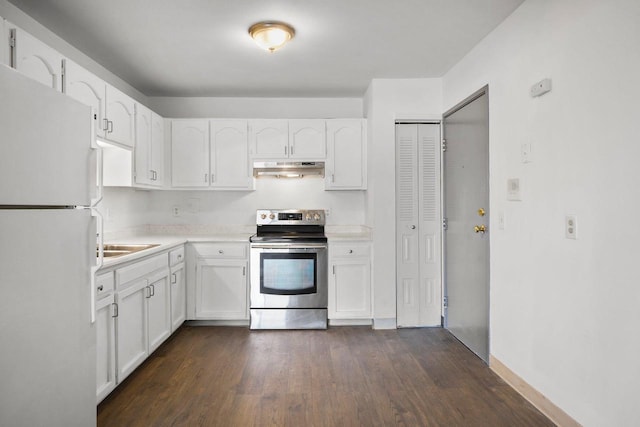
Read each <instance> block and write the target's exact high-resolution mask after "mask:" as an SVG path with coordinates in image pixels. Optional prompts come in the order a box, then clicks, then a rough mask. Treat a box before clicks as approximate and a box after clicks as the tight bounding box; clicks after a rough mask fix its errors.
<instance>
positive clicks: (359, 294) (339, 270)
mask: <svg viewBox="0 0 640 427" xmlns="http://www.w3.org/2000/svg"><path fill="white" fill-rule="evenodd" d="M370 268H371V267H370V265H369V258H353V259H349V258H336V259H334V260H333V261H332V266H331V275H330V280H329V318H331V319H370V318H371V280H370V274H371V273H370Z"/></svg>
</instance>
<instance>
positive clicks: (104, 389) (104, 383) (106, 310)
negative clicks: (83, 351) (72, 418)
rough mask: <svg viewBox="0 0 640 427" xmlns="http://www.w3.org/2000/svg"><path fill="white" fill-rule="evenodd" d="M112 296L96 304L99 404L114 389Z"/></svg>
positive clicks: (114, 360) (97, 394)
mask: <svg viewBox="0 0 640 427" xmlns="http://www.w3.org/2000/svg"><path fill="white" fill-rule="evenodd" d="M113 302H114V299H113V295H110V296H109V297H107V298H103V299H101V300H100V301H98V302H97V303H96V335H97V341H96V342H97V346H96V353H97V364H96V366H97V370H96V398H97V403H100V402H101V401H102V399H104V398H105V397H106V396H107V395H108V394H109V393H111V391H112V390H113V389H114V388H115V387H116V342H115V338H116V336H115V320H114V318H113Z"/></svg>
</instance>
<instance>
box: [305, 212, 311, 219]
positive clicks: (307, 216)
mask: <svg viewBox="0 0 640 427" xmlns="http://www.w3.org/2000/svg"><path fill="white" fill-rule="evenodd" d="M304 219H306V220H307V221H311V214H310V213H308V214H307V215H306V216H305V217H304Z"/></svg>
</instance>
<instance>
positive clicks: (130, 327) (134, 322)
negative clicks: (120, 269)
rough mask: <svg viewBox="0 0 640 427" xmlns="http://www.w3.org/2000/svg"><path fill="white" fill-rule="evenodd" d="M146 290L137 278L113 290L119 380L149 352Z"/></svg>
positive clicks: (147, 291) (134, 367) (148, 292)
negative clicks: (114, 296) (123, 286)
mask: <svg viewBox="0 0 640 427" xmlns="http://www.w3.org/2000/svg"><path fill="white" fill-rule="evenodd" d="M149 294H150V289H149V287H148V286H147V280H146V279H142V280H138V281H136V282H134V283H133V284H132V285H130V286H129V287H127V288H126V289H124V290H122V291H119V292H118V293H117V294H116V304H117V306H118V317H117V318H116V322H117V333H116V336H117V343H118V346H117V347H118V349H117V358H116V366H117V369H118V382H122V380H124V379H125V378H126V377H127V376H128V375H129V374H130V373H131V372H133V370H134V369H136V368H137V367H138V365H140V364H141V363H142V362H143V361H144V360H145V359H146V358H147V356H148V355H149V352H148V346H147V343H148V339H147V330H148V328H147V298H148V296H149Z"/></svg>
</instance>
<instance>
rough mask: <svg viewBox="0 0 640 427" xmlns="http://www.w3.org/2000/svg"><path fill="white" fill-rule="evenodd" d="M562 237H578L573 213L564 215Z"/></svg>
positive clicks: (576, 222) (575, 218)
mask: <svg viewBox="0 0 640 427" xmlns="http://www.w3.org/2000/svg"><path fill="white" fill-rule="evenodd" d="M564 237H566V238H567V239H573V240H576V239H577V238H578V218H577V217H576V216H575V215H567V216H565V217H564Z"/></svg>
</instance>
